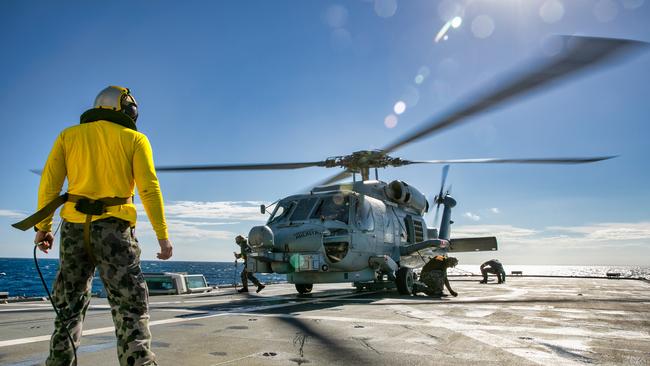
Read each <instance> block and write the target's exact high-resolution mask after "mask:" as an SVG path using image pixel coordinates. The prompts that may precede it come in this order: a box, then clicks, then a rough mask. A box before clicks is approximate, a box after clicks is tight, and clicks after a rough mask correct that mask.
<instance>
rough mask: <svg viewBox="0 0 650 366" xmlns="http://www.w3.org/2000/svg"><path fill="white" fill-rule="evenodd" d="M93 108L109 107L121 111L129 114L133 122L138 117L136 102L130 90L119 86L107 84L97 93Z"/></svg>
mask: <svg viewBox="0 0 650 366" xmlns="http://www.w3.org/2000/svg"><path fill="white" fill-rule="evenodd" d="M94 108H99V109H109V110H113V111H117V112H122V113H124V114H126V115H127V116H129V117H130V118H131V119H132V120H133V122H135V121H137V119H138V103H137V102H136V101H135V98H134V97H133V95H131V91H130V90H129V89H128V88H123V87H121V86H109V87H107V88H106V89H104V90H102V91H100V92H99V94H97V98H95V104H94Z"/></svg>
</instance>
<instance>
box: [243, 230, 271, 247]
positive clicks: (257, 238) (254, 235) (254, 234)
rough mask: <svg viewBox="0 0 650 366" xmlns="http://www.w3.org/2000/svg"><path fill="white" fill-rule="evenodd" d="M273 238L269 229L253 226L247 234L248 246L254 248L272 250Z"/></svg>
mask: <svg viewBox="0 0 650 366" xmlns="http://www.w3.org/2000/svg"><path fill="white" fill-rule="evenodd" d="M273 243H274V237H273V231H272V230H271V228H270V227H268V226H266V225H263V226H254V227H253V228H252V229H251V231H250V232H249V233H248V244H249V245H250V246H251V247H253V248H255V249H261V248H273Z"/></svg>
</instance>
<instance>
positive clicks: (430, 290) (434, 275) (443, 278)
mask: <svg viewBox="0 0 650 366" xmlns="http://www.w3.org/2000/svg"><path fill="white" fill-rule="evenodd" d="M457 264H458V259H456V258H454V257H445V256H442V255H437V256H435V257H433V258H431V260H429V262H427V264H425V265H424V267H422V271H421V272H420V281H421V282H422V283H424V284H425V285H426V287H422V286H421V285H418V284H415V285H414V286H413V295H416V294H417V293H418V292H424V293H425V294H427V295H429V296H431V297H441V296H446V295H443V293H442V290H443V285H444V286H445V287H447V290H448V291H449V293H450V294H451V296H453V297H456V296H458V293H457V292H456V291H454V290H452V288H451V285H450V284H449V279H448V278H447V268H450V267H456V265H457Z"/></svg>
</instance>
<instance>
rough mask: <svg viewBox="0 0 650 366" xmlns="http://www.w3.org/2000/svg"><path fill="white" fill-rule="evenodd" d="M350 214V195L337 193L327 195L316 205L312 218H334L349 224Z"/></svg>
mask: <svg viewBox="0 0 650 366" xmlns="http://www.w3.org/2000/svg"><path fill="white" fill-rule="evenodd" d="M349 215H350V198H349V196H348V195H344V194H335V195H332V196H325V197H323V198H321V199H320V201H319V202H318V204H317V205H316V210H314V213H313V214H312V215H311V218H312V219H321V220H334V221H340V222H342V223H345V224H347V223H348V221H349V220H348V218H349Z"/></svg>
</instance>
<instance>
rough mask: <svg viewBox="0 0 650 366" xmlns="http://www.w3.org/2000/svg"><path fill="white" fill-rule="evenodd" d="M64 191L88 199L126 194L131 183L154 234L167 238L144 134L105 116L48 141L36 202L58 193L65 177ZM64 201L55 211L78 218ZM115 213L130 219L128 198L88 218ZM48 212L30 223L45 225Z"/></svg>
mask: <svg viewBox="0 0 650 366" xmlns="http://www.w3.org/2000/svg"><path fill="white" fill-rule="evenodd" d="M66 177H67V178H68V190H67V192H68V193H71V194H75V195H80V196H85V197H88V198H90V199H99V198H105V197H131V196H133V195H134V188H135V186H136V185H137V187H138V193H139V195H140V199H141V200H142V204H143V205H144V208H145V211H146V213H147V216H148V217H149V221H151V224H152V226H153V229H154V231H155V232H156V236H157V237H158V239H167V238H168V233H167V224H166V222H165V214H164V207H163V198H162V194H161V192H160V185H159V183H158V177H157V176H156V170H155V167H154V163H153V156H152V152H151V145H150V144H149V140H148V139H147V137H146V136H145V135H144V134H142V133H140V132H137V131H135V130H132V129H129V128H126V127H123V126H121V125H119V124H116V123H113V122H109V121H96V122H91V123H83V124H80V125H76V126H73V127H69V128H67V129H65V130H63V132H61V133H60V134H59V136H58V138H57V139H56V141H55V142H54V146H53V147H52V151H51V152H50V155H49V157H48V159H47V162H46V163H45V168H44V169H43V174H42V176H41V183H40V186H39V189H38V208H39V209H41V208H42V207H43V206H45V205H46V204H48V203H49V202H50V201H52V200H53V199H55V198H56V197H57V196H58V195H59V194H60V193H61V188H62V186H63V182H64V180H65V178H66ZM74 205H75V204H74V203H72V202H66V203H65V205H64V206H63V208H62V209H61V217H62V218H64V219H65V220H67V221H69V222H74V223H83V222H85V220H86V215H85V214H83V213H81V212H79V211H77V210H76V209H75V208H74ZM107 217H116V218H120V219H123V220H126V221H129V222H130V223H131V225H135V222H136V209H135V205H133V204H125V205H120V206H110V207H107V209H106V213H105V214H103V215H102V216H93V217H92V219H93V221H95V220H99V219H104V218H107ZM51 227H52V217H51V216H50V217H49V218H47V219H46V220H43V221H42V222H41V223H39V224H38V225H36V228H37V229H39V230H42V231H51Z"/></svg>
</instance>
